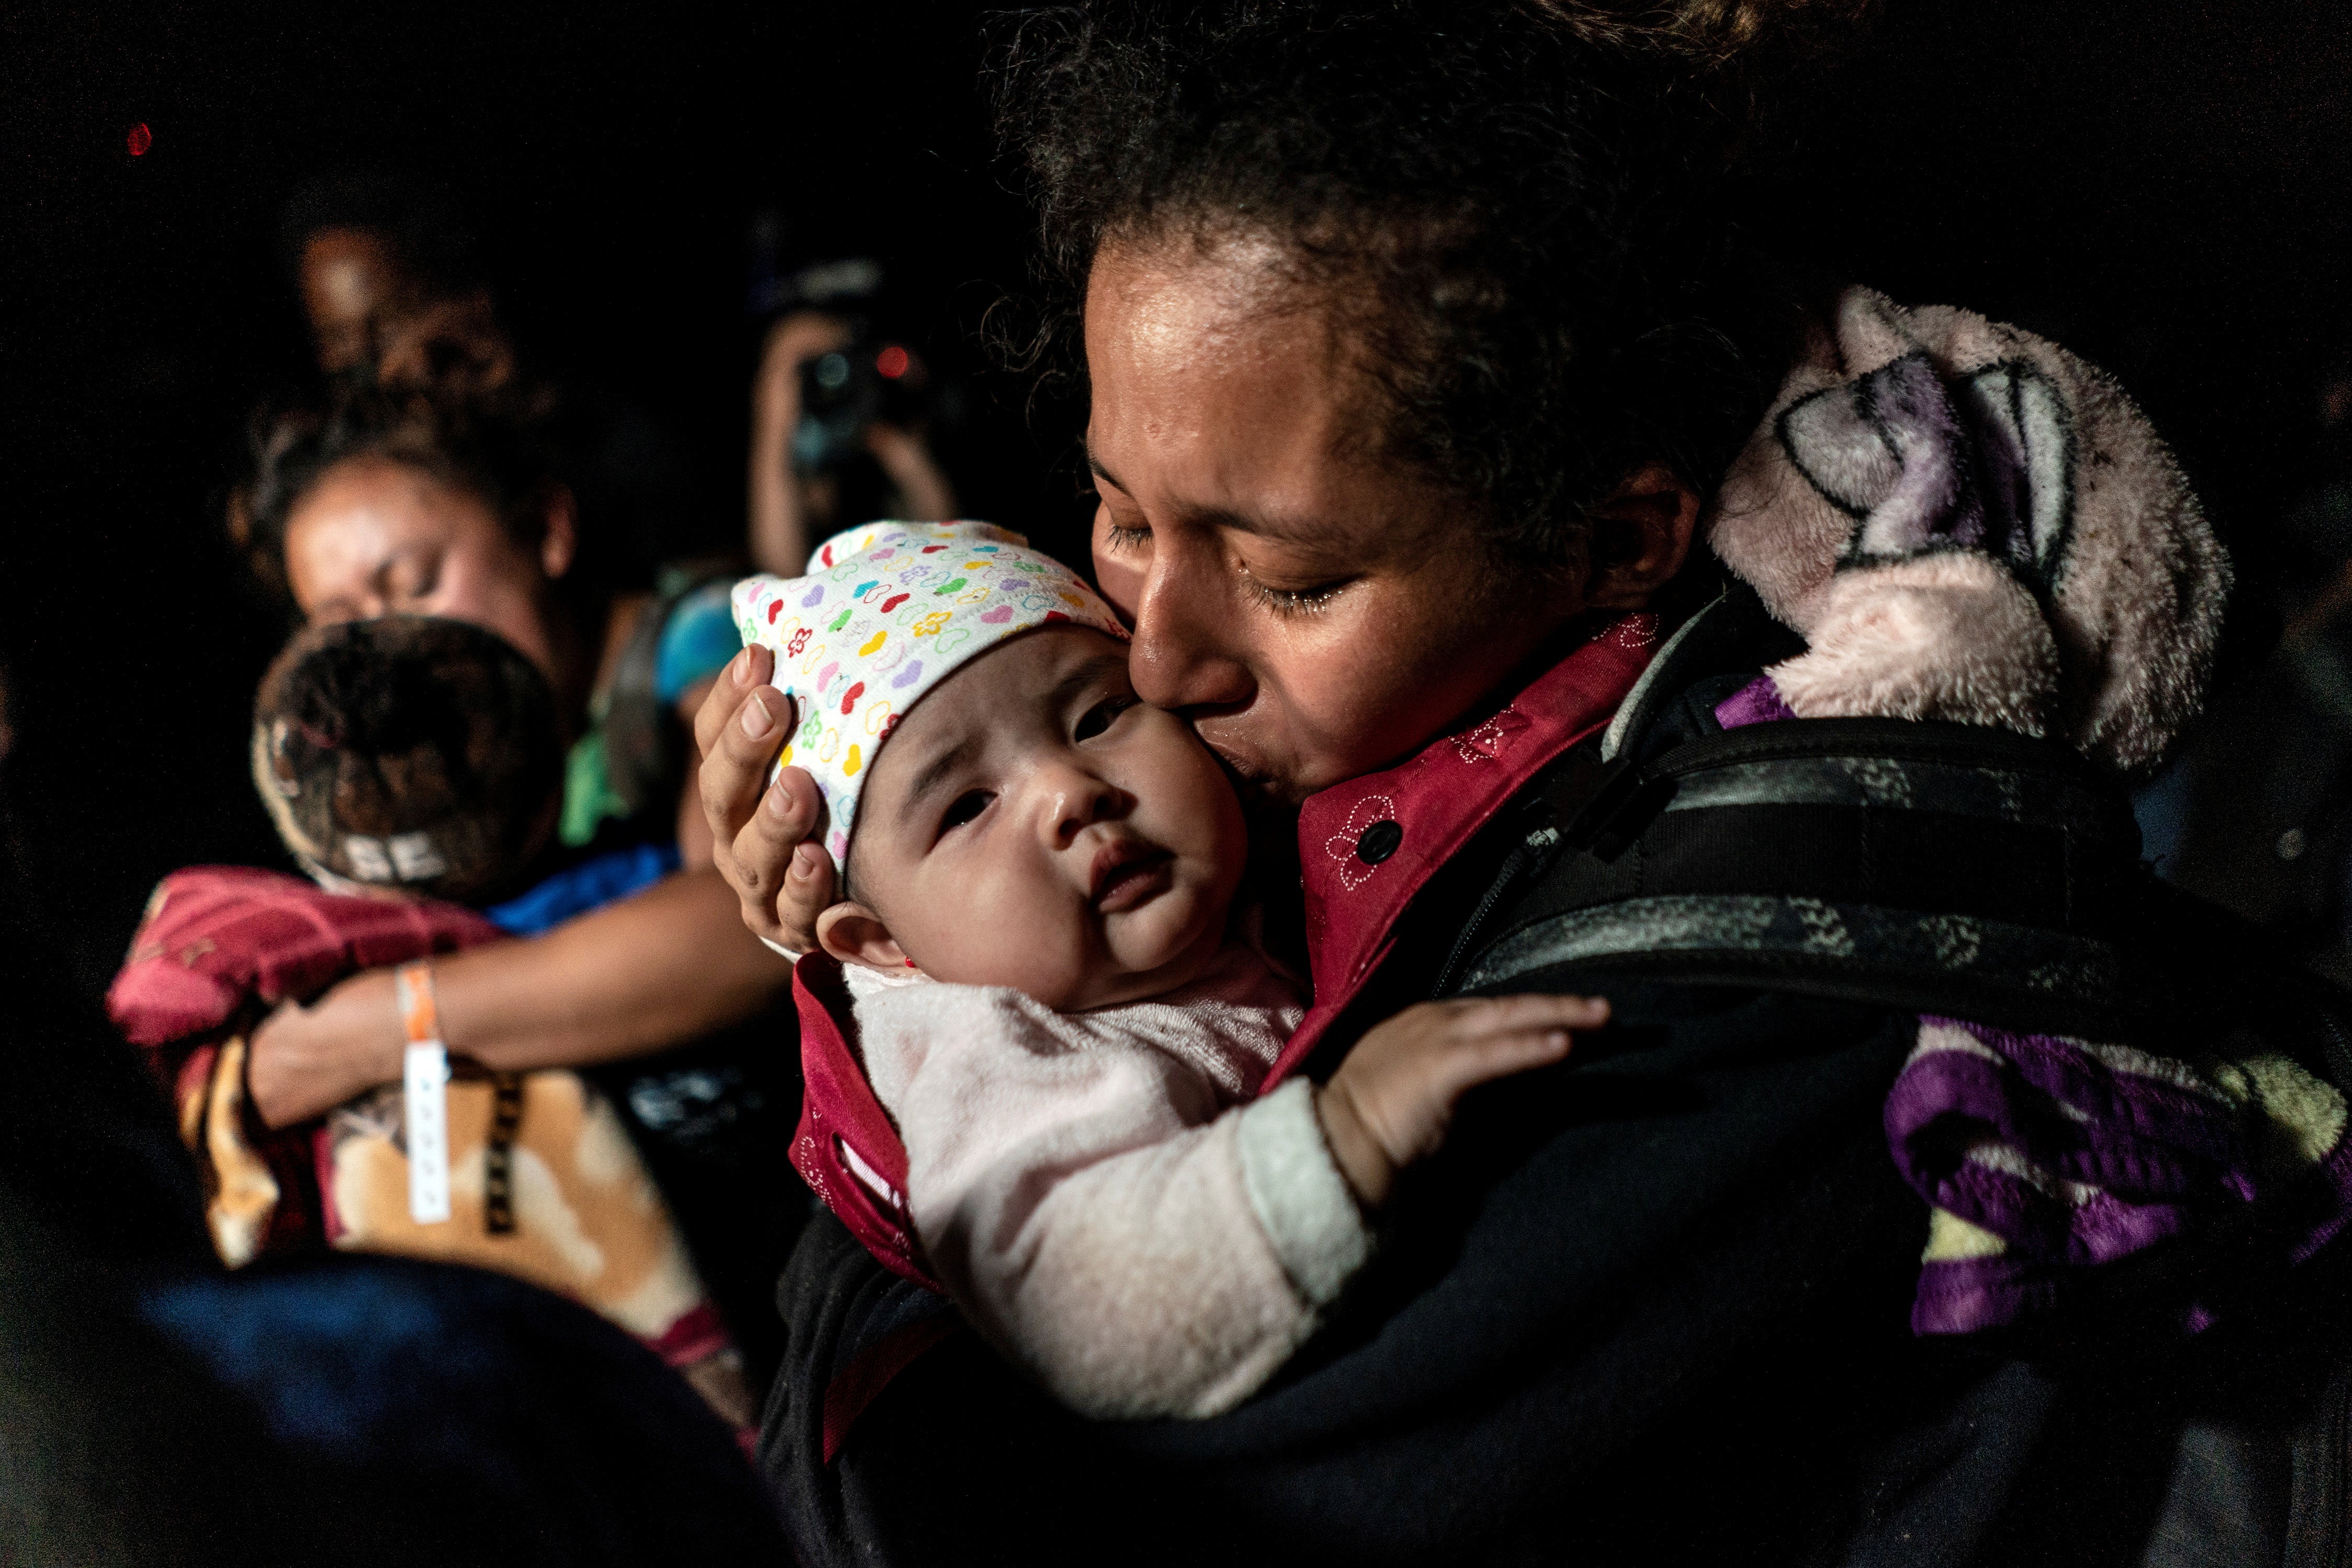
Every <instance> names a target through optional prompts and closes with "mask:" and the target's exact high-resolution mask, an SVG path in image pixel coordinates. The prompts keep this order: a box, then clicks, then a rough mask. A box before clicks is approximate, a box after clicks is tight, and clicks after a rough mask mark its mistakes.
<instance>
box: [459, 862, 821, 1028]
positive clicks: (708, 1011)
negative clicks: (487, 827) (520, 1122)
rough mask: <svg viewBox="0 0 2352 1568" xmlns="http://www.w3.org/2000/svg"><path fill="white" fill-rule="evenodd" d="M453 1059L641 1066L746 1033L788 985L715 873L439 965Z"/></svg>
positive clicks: (682, 879) (664, 885)
mask: <svg viewBox="0 0 2352 1568" xmlns="http://www.w3.org/2000/svg"><path fill="white" fill-rule="evenodd" d="M433 975H434V986H435V989H436V992H437V993H438V994H439V998H440V1009H441V1021H442V1026H443V1028H444V1030H445V1032H446V1034H447V1036H448V1039H449V1046H450V1048H451V1049H452V1050H455V1051H457V1052H459V1053H461V1054H462V1055H465V1056H467V1057H471V1058H474V1059H475V1060H477V1061H478V1062H480V1063H482V1064H483V1065H484V1066H485V1067H489V1068H497V1069H499V1070H502V1071H517V1070H521V1069H524V1068H541V1067H582V1066H586V1065H588V1064H590V1063H593V1062H603V1061H612V1060H614V1059H617V1058H624V1057H634V1056H644V1055H646V1054H648V1053H651V1052H654V1051H658V1050H661V1049H664V1048H666V1047H670V1046H674V1045H679V1044H683V1043H684V1042H686V1041H688V1040H690V1039H693V1038H695V1037H697V1036H699V1035H703V1034H707V1033H709V1031H710V1030H713V1029H717V1028H720V1027H723V1026H726V1025H729V1024H734V1023H740V1022H741V1021H742V1020H743V1019H745V1018H748V1017H750V1016H752V1015H753V1014H755V1013H757V1012H758V1011H759V1010H760V1009H761V1007H763V1006H765V1005H767V1004H768V1003H769V1002H771V1001H772V999H773V998H774V997H775V996H776V995H777V994H779V993H780V992H782V990H783V989H784V987H786V986H787V985H789V984H791V982H792V969H791V966H790V965H789V964H787V963H785V962H784V961H783V960H782V959H780V958H778V957H777V956H776V955H775V954H774V953H772V952H769V951H768V950H767V949H766V948H764V947H762V946H761V945H760V942H759V939H757V938H756V937H754V936H752V935H751V932H750V931H746V930H745V929H744V927H743V921H742V915H741V911H740V907H739V904H738V900H737V899H736V897H735V895H734V894H733V893H732V892H731V891H730V890H729V889H728V887H727V884H726V883H725V882H724V881H722V880H721V879H720V878H719V873H718V872H716V871H710V870H701V871H688V872H683V873H681V874H679V875H677V876H674V877H670V878H667V879H664V880H663V881H660V882H657V883H656V884H655V885H654V886H653V887H651V888H648V889H646V890H645V891H644V892H642V893H639V894H637V895H636V896H635V897H634V898H631V899H625V900H622V901H621V902H619V903H616V904H611V905H607V906H606V907H605V908H604V909H601V910H595V911H593V913H590V914H585V915H582V916H581V917H579V918H578V919H576V920H573V921H570V922H568V923H567V924H565V925H562V926H561V927H559V928H557V929H556V930H554V931H550V932H549V933H548V934H547V935H545V936H543V937H540V938H537V939H536V940H533V941H530V942H501V943H499V944H498V945H496V946H494V947H486V948H478V949H475V950H474V951H472V952H462V953H458V954H456V955H454V956H452V957H449V958H444V959H436V960H435V961H434V965H433Z"/></svg>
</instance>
